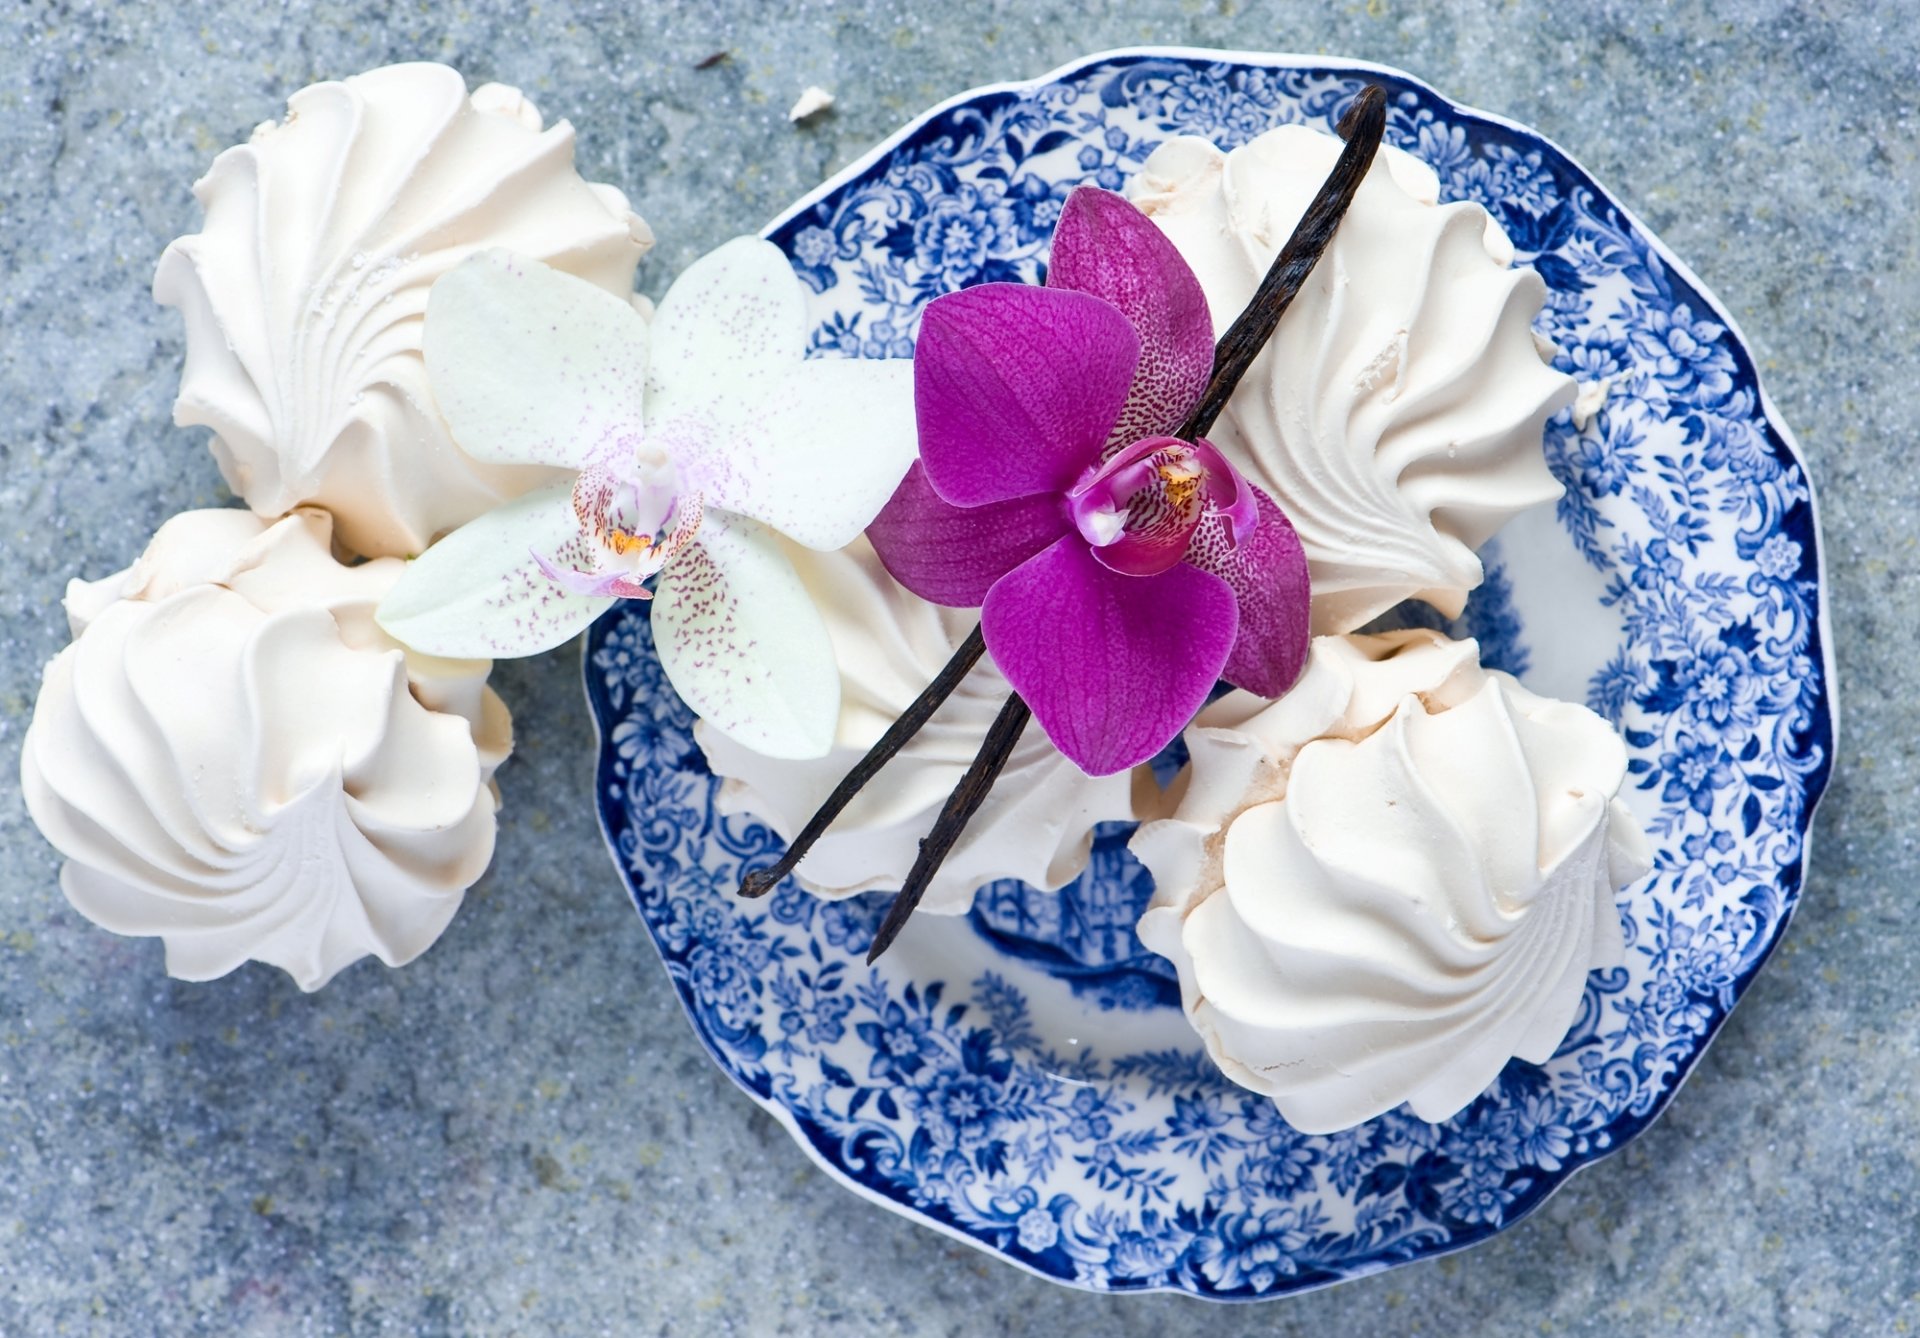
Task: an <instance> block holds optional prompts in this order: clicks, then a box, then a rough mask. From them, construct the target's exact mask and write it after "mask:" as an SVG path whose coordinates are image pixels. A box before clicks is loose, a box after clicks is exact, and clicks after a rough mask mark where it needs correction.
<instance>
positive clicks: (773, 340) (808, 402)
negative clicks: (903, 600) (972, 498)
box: [647, 237, 916, 549]
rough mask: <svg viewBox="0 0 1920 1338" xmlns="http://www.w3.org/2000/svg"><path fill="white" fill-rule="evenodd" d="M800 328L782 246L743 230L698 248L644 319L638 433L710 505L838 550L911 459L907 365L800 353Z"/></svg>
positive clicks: (801, 297) (803, 313)
mask: <svg viewBox="0 0 1920 1338" xmlns="http://www.w3.org/2000/svg"><path fill="white" fill-rule="evenodd" d="M806 328H807V310H806V293H805V290H804V288H803V287H802V285H801V283H800V280H799V279H798V278H796V277H795V276H794V273H793V269H792V267H791V266H790V265H789V264H788V262H787V258H786V257H785V256H784V255H782V254H781V252H780V250H779V248H777V247H775V246H773V245H772V244H771V243H769V242H764V241H761V240H759V239H758V238H753V237H741V238H738V239H736V240H734V241H731V242H728V243H727V244H726V245H725V246H722V247H720V248H719V249H718V250H716V251H713V252H711V253H710V254H708V255H706V256H703V257H702V258H701V259H700V260H698V261H696V262H694V264H693V265H692V266H691V267H690V268H689V269H688V270H687V271H686V273H685V274H683V275H681V277H680V279H679V280H678V281H677V282H676V283H675V284H674V285H673V288H672V289H671V290H670V291H669V292H668V293H667V296H666V298H665V300H664V301H662V302H661V304H660V311H659V314H658V315H657V316H656V317H655V318H654V326H653V362H652V365H651V367H650V369H649V371H648V377H647V394H648V396H649V399H648V403H647V433H648V438H649V440H650V441H651V442H652V443H653V444H654V445H656V446H657V447H659V448H660V449H662V450H665V451H666V452H667V453H668V454H670V455H672V456H673V458H674V460H675V462H676V463H677V464H678V465H679V466H680V468H681V470H682V471H683V472H684V473H685V475H686V477H687V478H688V479H689V480H691V481H695V482H697V484H698V486H699V487H701V488H702V489H703V490H704V491H705V492H706V494H707V501H708V503H709V504H710V505H713V506H720V507H724V508H726V509H727V510H730V511H735V512H738V513H739V514H741V515H744V516H751V517H753V518H754V519H756V520H761V521H765V522H766V523H767V524H769V525H772V526H773V527H774V528H775V529H778V530H780V531H781V532H782V533H784V534H786V535H787V536H788V537H789V538H791V539H793V540H795V541H796V542H799V543H802V544H805V545H806V546H808V547H809V548H819V549H830V548H839V547H841V546H842V545H845V544H847V543H850V542H852V541H853V539H854V538H855V537H856V536H857V535H858V534H859V533H860V531H861V530H863V529H865V528H866V526H867V523H868V522H869V521H871V520H872V519H873V517H874V516H875V515H876V514H877V513H878V512H879V510H880V508H881V507H882V506H883V505H885V503H886V500H887V498H889V497H891V496H892V495H893V490H894V488H895V487H896V486H897V485H898V484H899V482H900V480H901V478H902V477H903V476H904V475H905V474H906V472H907V467H908V466H909V465H910V464H912V463H913V458H914V454H915V448H916V434H915V430H914V418H913V371H912V364H911V363H909V362H907V361H905V360H901V361H897V362H884V361H874V362H869V361H863V360H857V359H856V360H839V359H819V360H814V361H807V360H806Z"/></svg>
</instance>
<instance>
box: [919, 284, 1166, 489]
mask: <svg viewBox="0 0 1920 1338" xmlns="http://www.w3.org/2000/svg"><path fill="white" fill-rule="evenodd" d="M1139 358H1140V337H1139V336H1138V335H1136V334H1135V333H1134V331H1133V326H1132V325H1130V324H1129V323H1128V322H1127V318H1126V317H1125V316H1123V315H1121V314H1120V312H1119V310H1118V309H1117V308H1115V307H1114V306H1113V305H1112V304H1111V303H1109V302H1106V301H1103V300H1102V299H1100V298H1096V297H1088V296H1087V295H1086V294H1084V293H1072V292H1063V291H1059V290H1056V289H1050V288H1030V287H1027V286H1026V285H1024V284H1017V283H988V284H981V285H980V286H979V287H976V288H964V289H962V290H961V291H959V292H957V293H949V294H947V295H946V296H945V297H938V298H935V299H934V300H933V301H932V302H931V303H929V304H928V306H927V310H926V315H925V316H924V317H923V318H922V319H921V325H920V340H919V343H918V344H917V345H916V347H915V349H914V355H913V396H914V412H915V415H916V417H917V418H918V420H919V429H920V459H921V462H922V463H923V464H925V466H926V471H927V479H928V481H929V482H930V483H932V485H933V488H934V490H935V491H936V492H938V493H939V494H940V496H941V497H943V498H945V499H946V500H947V501H949V502H951V503H953V504H954V505H955V506H981V505H984V504H985V503H988V502H1004V501H1008V500H1009V499H1011V498H1015V497H1028V496H1031V495H1032V494H1034V493H1040V492H1064V491H1066V489H1067V488H1068V487H1069V486H1071V485H1072V483H1073V481H1074V480H1075V479H1076V478H1078V477H1079V475H1080V472H1081V471H1082V470H1083V469H1085V468H1086V466H1087V465H1088V464H1089V463H1091V462H1092V461H1093V460H1094V459H1095V458H1096V457H1097V456H1098V455H1099V453H1100V446H1101V443H1103V442H1104V441H1106V440H1107V434H1108V432H1109V430H1110V429H1111V428H1112V427H1113V423H1114V420H1115V419H1116V418H1117V417H1118V416H1119V414H1120V409H1121V406H1122V405H1123V404H1125V403H1126V398H1127V387H1128V386H1129V385H1130V384H1131V383H1132V381H1133V370H1134V366H1135V364H1136V363H1137V362H1138V361H1139Z"/></svg>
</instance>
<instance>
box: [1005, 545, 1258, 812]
mask: <svg viewBox="0 0 1920 1338" xmlns="http://www.w3.org/2000/svg"><path fill="white" fill-rule="evenodd" d="M1238 623H1239V619H1238V615H1237V614H1236V612H1235V608H1234V599H1233V592H1232V591H1231V590H1230V589H1228V588H1227V584H1226V582H1225V581H1223V580H1221V579H1220V578H1219V577H1218V576H1215V575H1213V574H1212V573H1210V572H1204V571H1201V570H1200V569H1198V568H1197V567H1193V566H1190V565H1187V564H1185V563H1182V564H1180V565H1178V566H1175V567H1171V568H1169V569H1168V570H1166V571H1164V572H1161V573H1160V574H1159V575H1158V576H1122V575H1120V574H1119V573H1118V572H1113V571H1109V570H1108V569H1107V568H1105V567H1103V566H1101V565H1100V564H1099V563H1098V562H1096V561H1095V560H1094V558H1093V554H1092V553H1091V552H1089V551H1088V549H1087V545H1086V544H1085V542H1084V541H1082V540H1081V538H1080V536H1079V535H1077V534H1070V535H1068V536H1067V537H1065V538H1064V539H1061V540H1060V541H1059V542H1058V543H1056V544H1054V545H1053V546H1052V547H1051V548H1048V549H1047V550H1046V551H1045V552H1043V553H1040V554H1039V555H1037V556H1036V557H1034V558H1032V559H1031V560H1030V561H1028V562H1026V563H1024V564H1022V565H1021V566H1020V567H1019V568H1017V569H1016V570H1014V571H1012V572H1009V573H1008V574H1007V575H1006V576H1005V577H1004V578H1002V579H1001V580H1000V581H999V582H998V583H997V584H996V585H995V586H994V587H993V589H991V590H989V591H988V592H987V598H986V604H985V606H984V607H983V608H982V609H981V611H980V624H981V630H982V631H983V632H984V633H985V634H986V640H987V650H988V652H989V653H990V654H991V655H992V656H993V661H994V663H995V664H996V665H998V666H999V667H1000V672H1001V673H1003V674H1005V675H1006V677H1007V681H1008V682H1009V683H1011V684H1012V685H1013V688H1014V690H1015V691H1016V692H1018V693H1019V694H1020V695H1021V696H1022V697H1024V698H1025V699H1026V702H1027V705H1029V706H1031V707H1032V708H1033V714H1034V718H1035V719H1037V720H1038V721H1039V722H1040V726H1041V728H1043V729H1044V730H1046V732H1047V737H1048V738H1050V739H1052V740H1053V743H1054V746H1055V747H1057V748H1058V749H1059V750H1060V751H1061V752H1062V753H1064V754H1065V755H1066V756H1067V757H1068V758H1069V759H1071V760H1072V761H1073V762H1074V763H1075V764H1076V765H1077V766H1079V767H1080V769H1081V770H1082V771H1085V772H1086V773H1087V774H1088V775H1091V776H1106V775H1111V774H1112V773H1114V772H1116V771H1124V770H1125V769H1126V768H1128V767H1130V766H1134V765H1136V764H1137V763H1140V762H1144V761H1146V760H1147V759H1148V758H1150V757H1152V756H1153V755H1154V754H1155V753H1157V752H1159V751H1160V749H1161V748H1163V747H1164V746H1166V744H1167V742H1168V740H1170V739H1172V738H1173V737H1174V735H1176V734H1178V733H1179V732H1180V731H1181V730H1182V729H1183V728H1185V727H1186V724H1187V722H1188V721H1189V720H1191V719H1192V718H1193V714H1194V712H1196V711H1198V710H1199V709H1200V707H1201V705H1202V704H1203V703H1204V702H1205V701H1206V699H1207V693H1208V692H1209V691H1210V690H1211V689H1212V688H1213V685H1214V682H1215V680H1217V679H1218V678H1219V676H1220V669H1221V666H1222V665H1224V664H1225V663H1226V660H1227V654H1228V652H1229V651H1230V650H1231V649H1232V647H1233V642H1234V634H1235V632H1236V630H1237V628H1238Z"/></svg>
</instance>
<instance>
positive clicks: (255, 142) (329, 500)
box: [153, 65, 653, 556]
mask: <svg viewBox="0 0 1920 1338" xmlns="http://www.w3.org/2000/svg"><path fill="white" fill-rule="evenodd" d="M194 194H195V195H196V196H197V197H198V198H199V200H200V204H201V206H202V208H203V209H204V211H205V214H206V223H205V226H204V227H203V228H202V230H201V231H200V232H199V233H197V234H195V235H193V236H189V237H181V238H179V239H177V240H176V241H174V242H173V243H172V244H171V245H170V246H168V247H167V249H166V252H165V254H163V255H162V256H161V257H160V267H159V270H158V272H157V273H156V274H155V276H154V281H153V295H154V297H155V298H156V299H158V300H159V301H160V302H162V303H164V304H165V305H167V306H172V307H178V308H180V310H181V313H182V314H183V315H184V316H185V318H186V325H187V363H186V374H185V376H184V378H183V380H182V382H181V386H180V395H179V398H178V400H177V401H176V402H175V404H174V410H173V415H174V421H175V422H177V423H179V424H181V425H182V426H188V425H196V424H197V425H200V426H204V427H210V428H212V429H213V433H214V435H213V439H212V446H213V453H214V457H215V458H216V459H217V460H218V461H219V464H220V472H221V473H222V474H224V475H225V476H226V479H227V483H228V484H229V485H230V486H231V487H232V488H233V490H234V492H235V493H237V494H238V495H239V496H240V497H242V498H243V499H244V500H245V501H246V503H247V505H248V506H250V507H252V508H253V510H255V511H257V512H259V513H260V514H261V515H264V516H278V515H281V514H283V513H285V512H287V511H289V510H291V509H292V508H293V507H295V506H297V505H300V504H302V503H314V504H317V505H320V506H324V507H325V508H327V509H328V510H329V511H331V512H333V514H334V519H335V524H336V528H337V531H338V534H337V538H338V539H339V541H340V543H341V545H342V546H343V547H344V548H346V549H347V550H349V551H351V552H354V553H360V554H366V555H370V556H382V555H392V556H410V555H413V554H417V553H419V552H420V551H421V550H423V549H424V548H426V546H427V544H428V543H429V542H431V541H432V540H433V539H434V538H436V537H437V536H438V535H440V534H442V533H444V532H446V531H447V530H450V529H452V528H454V527H455V526H457V525H462V524H464V523H466V522H467V521H469V520H471V519H473V518H474V517H475V516H477V515H480V514H481V513H483V512H485V511H488V510H490V509H492V508H493V507H494V506H497V505H498V504H499V503H501V502H503V501H506V500H509V499H511V498H513V497H517V496H518V495H520V494H521V493H523V492H526V491H527V490H529V489H530V488H533V487H536V486H539V485H541V484H544V483H549V482H552V481H553V480H554V478H555V477H557V476H556V475H555V473H554V472H553V471H551V470H546V469H536V468H528V467H524V466H502V465H484V464H480V463H477V462H475V461H474V460H472V459H470V458H468V456H467V455H466V454H464V453H463V452H462V451H461V450H460V448H459V447H458V446H456V445H455V444H454V442H453V439H452V437H451V436H450V435H449V433H448V431H447V428H446V425H445V424H444V423H443V422H442V421H441V419H440V415H439V412H438V410H437V409H436V408H435V407H434V402H433V397H432V394H431V393H430V391H429V389H428V383H427V372H426V365H425V363H424V362H423V360H422V358H421V352H420V337H421V328H422V325H423V322H424V318H425V313H426V306H427V290H428V289H429V288H430V287H431V286H432V284H433V282H434V280H435V279H437V278H439V277H440V276H441V275H442V274H444V273H446V272H447V271H448V270H450V269H452V268H453V267H454V266H455V265H457V264H459V263H460V262H461V261H462V260H465V259H466V258H467V257H468V256H469V255H472V254H473V253H474V252H476V251H483V250H486V249H488V248H490V247H506V248H509V249H510V250H513V251H516V252H519V253H520V254H522V255H527V256H532V257H534V258H536V259H539V260H543V261H545V262H547V263H548V264H550V265H553V266H555V267H556V268H559V269H562V270H566V271H567V272H568V273H571V274H576V275H579V276H580V277H581V278H584V279H588V280H590V281H592V282H593V283H595V284H598V285H599V286H600V287H602V288H605V289H607V290H608V291H609V292H612V293H616V294H618V295H619V296H621V297H623V298H624V297H626V296H628V294H629V293H630V292H631V290H632V287H633V271H634V266H635V265H636V264H637V263H638V262H639V260H640V257H641V255H642V254H643V253H645V251H646V250H647V248H648V247H649V246H651V245H652V243H653V235H652V233H650V232H649V231H648V230H647V226H646V224H645V223H643V222H642V221H641V220H640V218H639V217H638V216H637V215H635V214H634V213H633V211H632V210H631V209H630V208H629V207H628V205H627V200H626V197H625V196H623V195H622V194H621V193H620V192H619V191H617V190H615V189H614V188H613V187H611V186H601V185H592V184H589V183H588V182H586V181H583V180H582V179H581V178H580V176H579V174H578V173H577V172H575V171H574V167H573V128H572V127H571V126H569V125H568V124H567V123H566V122H564V121H562V122H559V123H558V124H556V125H554V126H553V127H551V128H550V129H547V130H542V129H541V128H540V113H539V111H538V110H537V109H536V108H535V107H534V106H533V104H532V103H530V102H528V101H527V100H526V98H524V97H523V96H521V95H520V94H519V93H518V92H517V91H515V90H514V89H511V88H506V87H504V86H502V85H498V84H489V85H487V86H485V87H483V88H480V89H477V90H475V92H474V93H473V95H472V96H471V97H469V96H468V95H467V88H466V83H465V81H464V80H462V79H461V77H460V75H459V73H458V72H457V71H454V70H451V69H448V68H447V67H446V66H444V65H392V66H387V67H385V68H383V69H377V70H374V71H372V72H370V73H368V74H362V75H358V76H356V77H354V78H351V79H346V80H343V81H341V82H337V83H323V84H315V85H313V86H312V87H310V88H305V89H302V90H301V91H300V92H298V93H295V94H294V95H293V97H292V98H290V99H289V100H288V102H287V118H286V120H285V121H283V122H281V123H279V124H277V125H276V124H274V123H273V122H271V121H269V122H267V123H266V124H264V125H262V126H261V127H260V128H259V129H258V130H256V131H254V133H253V138H252V139H251V140H250V141H249V142H248V143H246V144H242V145H239V146H236V147H234V148H230V149H228V150H227V151H226V152H224V153H222V154H221V155H220V156H219V157H218V158H216V159H215V160H214V163H213V167H212V169H211V170H209V171H208V173H207V175H206V176H205V177H203V178H202V179H201V180H200V181H199V182H198V183H197V184H196V185H195V186H194Z"/></svg>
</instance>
